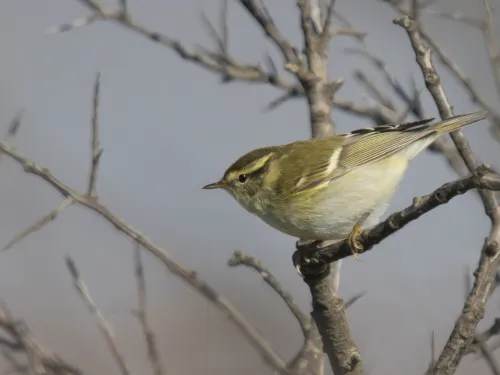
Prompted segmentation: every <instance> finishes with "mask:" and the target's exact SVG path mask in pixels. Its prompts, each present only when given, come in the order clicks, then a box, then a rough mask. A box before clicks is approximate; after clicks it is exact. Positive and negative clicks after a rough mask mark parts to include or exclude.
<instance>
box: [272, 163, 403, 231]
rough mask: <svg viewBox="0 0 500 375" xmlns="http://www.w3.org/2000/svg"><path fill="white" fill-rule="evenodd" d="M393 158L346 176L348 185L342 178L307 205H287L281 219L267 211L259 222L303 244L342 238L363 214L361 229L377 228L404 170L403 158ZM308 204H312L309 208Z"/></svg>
mask: <svg viewBox="0 0 500 375" xmlns="http://www.w3.org/2000/svg"><path fill="white" fill-rule="evenodd" d="M393 158H394V157H393ZM393 158H391V160H390V161H379V162H376V163H374V164H371V165H367V166H364V167H360V168H357V169H355V170H353V171H351V172H349V176H348V182H345V177H346V176H343V177H341V178H340V179H338V180H334V181H332V183H330V185H329V186H328V187H327V188H325V189H322V190H320V191H318V192H317V193H316V194H315V196H311V197H309V198H308V200H309V201H303V200H301V201H300V203H299V202H297V201H290V202H287V204H286V206H285V208H284V212H285V215H283V214H282V215H275V214H274V212H275V211H274V210H272V209H271V210H269V211H268V215H266V216H265V217H263V218H262V219H263V220H264V221H265V222H267V223H268V224H269V225H271V226H273V227H274V228H276V229H278V230H280V231H282V232H284V233H287V234H289V235H292V236H294V237H298V238H301V239H304V240H306V239H314V240H333V239H342V238H345V237H347V236H348V235H349V233H350V232H351V231H352V229H353V227H354V225H356V223H357V222H358V221H359V220H360V219H361V218H362V217H363V215H365V214H370V215H369V216H368V218H367V219H366V220H365V221H364V223H363V228H369V227H371V226H373V225H375V224H377V223H378V221H379V219H380V216H382V215H383V214H384V212H385V211H386V209H387V207H388V200H389V199H390V198H391V197H392V195H393V193H394V192H395V190H396V188H397V186H398V184H399V182H400V181H401V178H402V176H403V174H404V171H405V170H406V167H407V164H408V162H407V159H406V158H399V157H396V158H397V159H393ZM302 197H303V196H302ZM311 200H314V201H315V202H316V203H315V204H311V203H310V201H311ZM318 202H320V203H318Z"/></svg>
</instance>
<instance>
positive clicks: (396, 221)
mask: <svg viewBox="0 0 500 375" xmlns="http://www.w3.org/2000/svg"><path fill="white" fill-rule="evenodd" d="M479 188H481V189H488V190H495V191H500V176H497V175H495V174H492V173H491V172H490V171H489V169H488V168H487V167H484V166H482V167H479V168H478V169H477V170H476V171H475V173H474V174H473V175H472V176H470V177H466V178H462V179H460V180H457V181H454V182H449V183H447V184H444V185H443V186H441V187H440V188H438V189H436V190H435V191H434V192H432V193H430V194H428V195H425V196H422V197H416V198H414V199H413V203H412V204H411V205H410V206H408V207H407V208H405V209H404V210H402V211H398V212H395V213H393V214H391V215H390V216H389V217H388V218H387V219H386V220H385V221H383V222H381V223H379V224H377V225H376V226H375V227H373V228H371V229H369V230H365V231H363V232H362V233H361V235H360V236H359V238H358V241H359V242H360V244H361V245H362V247H363V250H362V251H361V252H365V251H368V250H371V249H372V248H373V246H375V245H377V244H379V243H380V242H382V241H383V240H384V239H386V238H387V237H389V236H390V235H392V234H394V233H395V232H397V231H399V230H401V229H403V228H404V227H405V226H406V225H407V224H409V223H411V222H412V221H414V220H417V219H418V218H419V217H421V216H422V215H424V214H426V213H427V212H429V211H431V210H433V209H434V208H436V207H438V206H441V205H443V204H446V203H448V202H449V201H450V200H451V199H453V198H455V197H457V196H459V195H462V194H464V193H466V192H467V191H469V190H471V189H479ZM298 251H300V252H301V254H300V255H299V256H300V257H301V258H302V262H301V271H303V270H304V269H307V267H308V266H315V265H322V264H323V265H325V264H328V263H331V262H335V261H337V260H339V259H343V258H346V257H348V256H352V251H351V249H350V248H349V245H348V241H347V240H343V241H340V242H337V243H335V244H332V245H330V246H327V247H324V248H318V247H316V246H304V247H301V248H299V250H298Z"/></svg>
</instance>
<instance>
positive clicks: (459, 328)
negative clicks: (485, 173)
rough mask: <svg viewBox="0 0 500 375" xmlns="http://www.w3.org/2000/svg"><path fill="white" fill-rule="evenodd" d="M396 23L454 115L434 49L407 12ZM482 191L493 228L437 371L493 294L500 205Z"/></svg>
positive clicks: (449, 363)
mask: <svg viewBox="0 0 500 375" xmlns="http://www.w3.org/2000/svg"><path fill="white" fill-rule="evenodd" d="M394 23H395V24H397V25H399V26H401V27H402V28H404V29H405V30H406V32H407V33H408V37H409V39H410V42H411V45H412V47H413V50H414V51H415V56H416V61H417V63H418V65H419V66H420V69H421V71H422V74H423V77H424V80H425V85H426V87H427V89H428V91H429V92H430V94H431V95H432V98H433V99H434V102H435V103H436V106H437V107H438V110H439V113H440V115H441V118H443V119H447V118H450V117H452V116H453V112H452V110H451V106H450V104H449V103H448V99H447V97H446V94H445V92H444V89H443V87H442V85H441V84H440V78H439V76H438V74H437V73H436V70H435V69H434V66H433V64H432V60H431V49H430V48H427V47H426V46H425V45H424V44H423V43H422V41H421V37H420V33H419V28H418V24H416V23H415V21H413V20H412V19H411V18H410V17H408V16H404V17H402V18H400V19H397V20H394ZM450 135H451V138H452V139H453V142H454V143H455V146H456V147H457V150H458V152H459V153H460V155H461V156H462V158H463V159H464V162H465V164H466V165H467V168H468V169H469V170H470V171H471V172H472V171H473V170H474V169H475V168H477V167H478V162H477V160H476V157H475V155H474V154H473V152H472V150H471V148H470V146H469V144H468V142H467V140H466V138H465V137H464V135H463V133H462V132H461V131H460V130H457V131H454V132H452V133H451V134H450ZM479 195H480V196H481V199H482V201H483V205H484V209H485V213H486V215H487V216H488V217H489V218H490V221H491V230H490V233H489V236H488V238H487V239H486V240H485V242H484V246H483V248H482V250H481V257H480V259H479V265H478V267H477V269H476V272H475V276H476V279H475V283H474V287H473V288H472V290H471V292H470V293H469V296H468V297H467V300H466V302H465V304H464V308H463V311H462V314H461V315H460V317H459V318H458V320H457V322H456V324H455V327H454V329H453V331H452V333H451V335H450V337H449V339H448V342H447V343H446V345H445V347H444V349H443V351H442V353H441V355H440V357H439V359H438V361H437V362H436V366H435V367H434V374H436V375H444V374H451V373H453V372H454V371H455V370H456V368H457V366H458V364H459V362H460V360H461V359H462V357H463V355H464V351H465V349H466V348H467V346H468V345H469V344H470V343H471V342H472V340H473V338H474V334H475V330H476V327H477V324H478V323H479V321H480V320H481V319H482V318H483V316H484V309H485V305H486V301H487V300H488V298H489V296H490V295H491V291H492V288H493V283H494V281H495V276H496V271H497V268H498V264H499V261H500V208H499V206H498V204H497V201H496V198H495V195H494V194H493V193H492V192H491V191H484V190H479Z"/></svg>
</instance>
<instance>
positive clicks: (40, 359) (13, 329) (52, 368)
mask: <svg viewBox="0 0 500 375" xmlns="http://www.w3.org/2000/svg"><path fill="white" fill-rule="evenodd" d="M0 329H1V330H2V331H3V332H4V333H5V334H6V335H8V336H9V338H10V340H11V341H7V340H2V341H1V342H0V347H3V350H2V354H3V355H4V357H6V359H7V360H8V361H9V362H10V363H11V364H12V365H13V366H14V367H15V369H16V370H21V371H23V372H26V373H33V374H42V373H43V374H46V373H51V374H52V373H53V374H59V375H81V374H83V373H82V371H81V370H80V369H78V368H77V367H75V366H73V365H71V364H69V363H67V362H65V361H64V360H62V359H61V358H59V357H58V356H57V355H53V354H49V353H47V351H46V350H45V349H44V348H43V347H42V346H41V345H40V344H39V343H38V342H37V341H36V339H35V338H34V337H33V334H32V333H31V332H30V330H29V328H28V326H27V325H26V324H25V323H24V322H23V321H21V320H18V319H15V318H14V317H13V316H12V314H11V312H10V310H9V309H8V307H7V306H6V304H5V303H1V304H0ZM13 353H23V354H24V355H25V356H26V359H27V364H26V365H25V364H23V363H21V362H20V361H18V360H17V359H15V358H14V356H13V355H12V354H13Z"/></svg>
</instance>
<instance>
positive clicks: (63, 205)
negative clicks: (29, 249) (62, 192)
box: [2, 197, 73, 251]
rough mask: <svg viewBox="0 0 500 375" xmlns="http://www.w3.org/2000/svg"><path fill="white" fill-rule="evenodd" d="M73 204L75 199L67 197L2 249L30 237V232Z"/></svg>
mask: <svg viewBox="0 0 500 375" xmlns="http://www.w3.org/2000/svg"><path fill="white" fill-rule="evenodd" d="M71 204H73V199H72V198H71V197H68V198H66V199H65V200H64V201H63V202H62V203H61V204H60V205H59V207H57V208H56V209H54V210H53V211H51V212H50V213H49V214H47V215H45V216H44V217H42V218H41V219H40V220H38V221H36V222H35V223H34V224H33V225H31V226H29V227H28V228H26V229H25V230H24V231H22V232H21V233H19V234H18V235H17V236H15V237H14V238H13V239H12V240H10V241H9V243H7V245H5V246H4V247H3V249H2V251H7V250H9V249H10V248H12V247H13V246H14V245H16V244H18V243H19V242H21V241H22V240H23V239H25V238H26V237H28V236H29V235H30V234H32V233H34V232H36V231H38V230H40V229H42V227H43V226H44V225H46V224H48V223H50V222H51V221H54V220H55V219H56V218H57V217H58V216H59V214H60V213H61V212H62V211H63V210H64V209H65V208H67V207H69V206H70V205H71Z"/></svg>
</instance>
